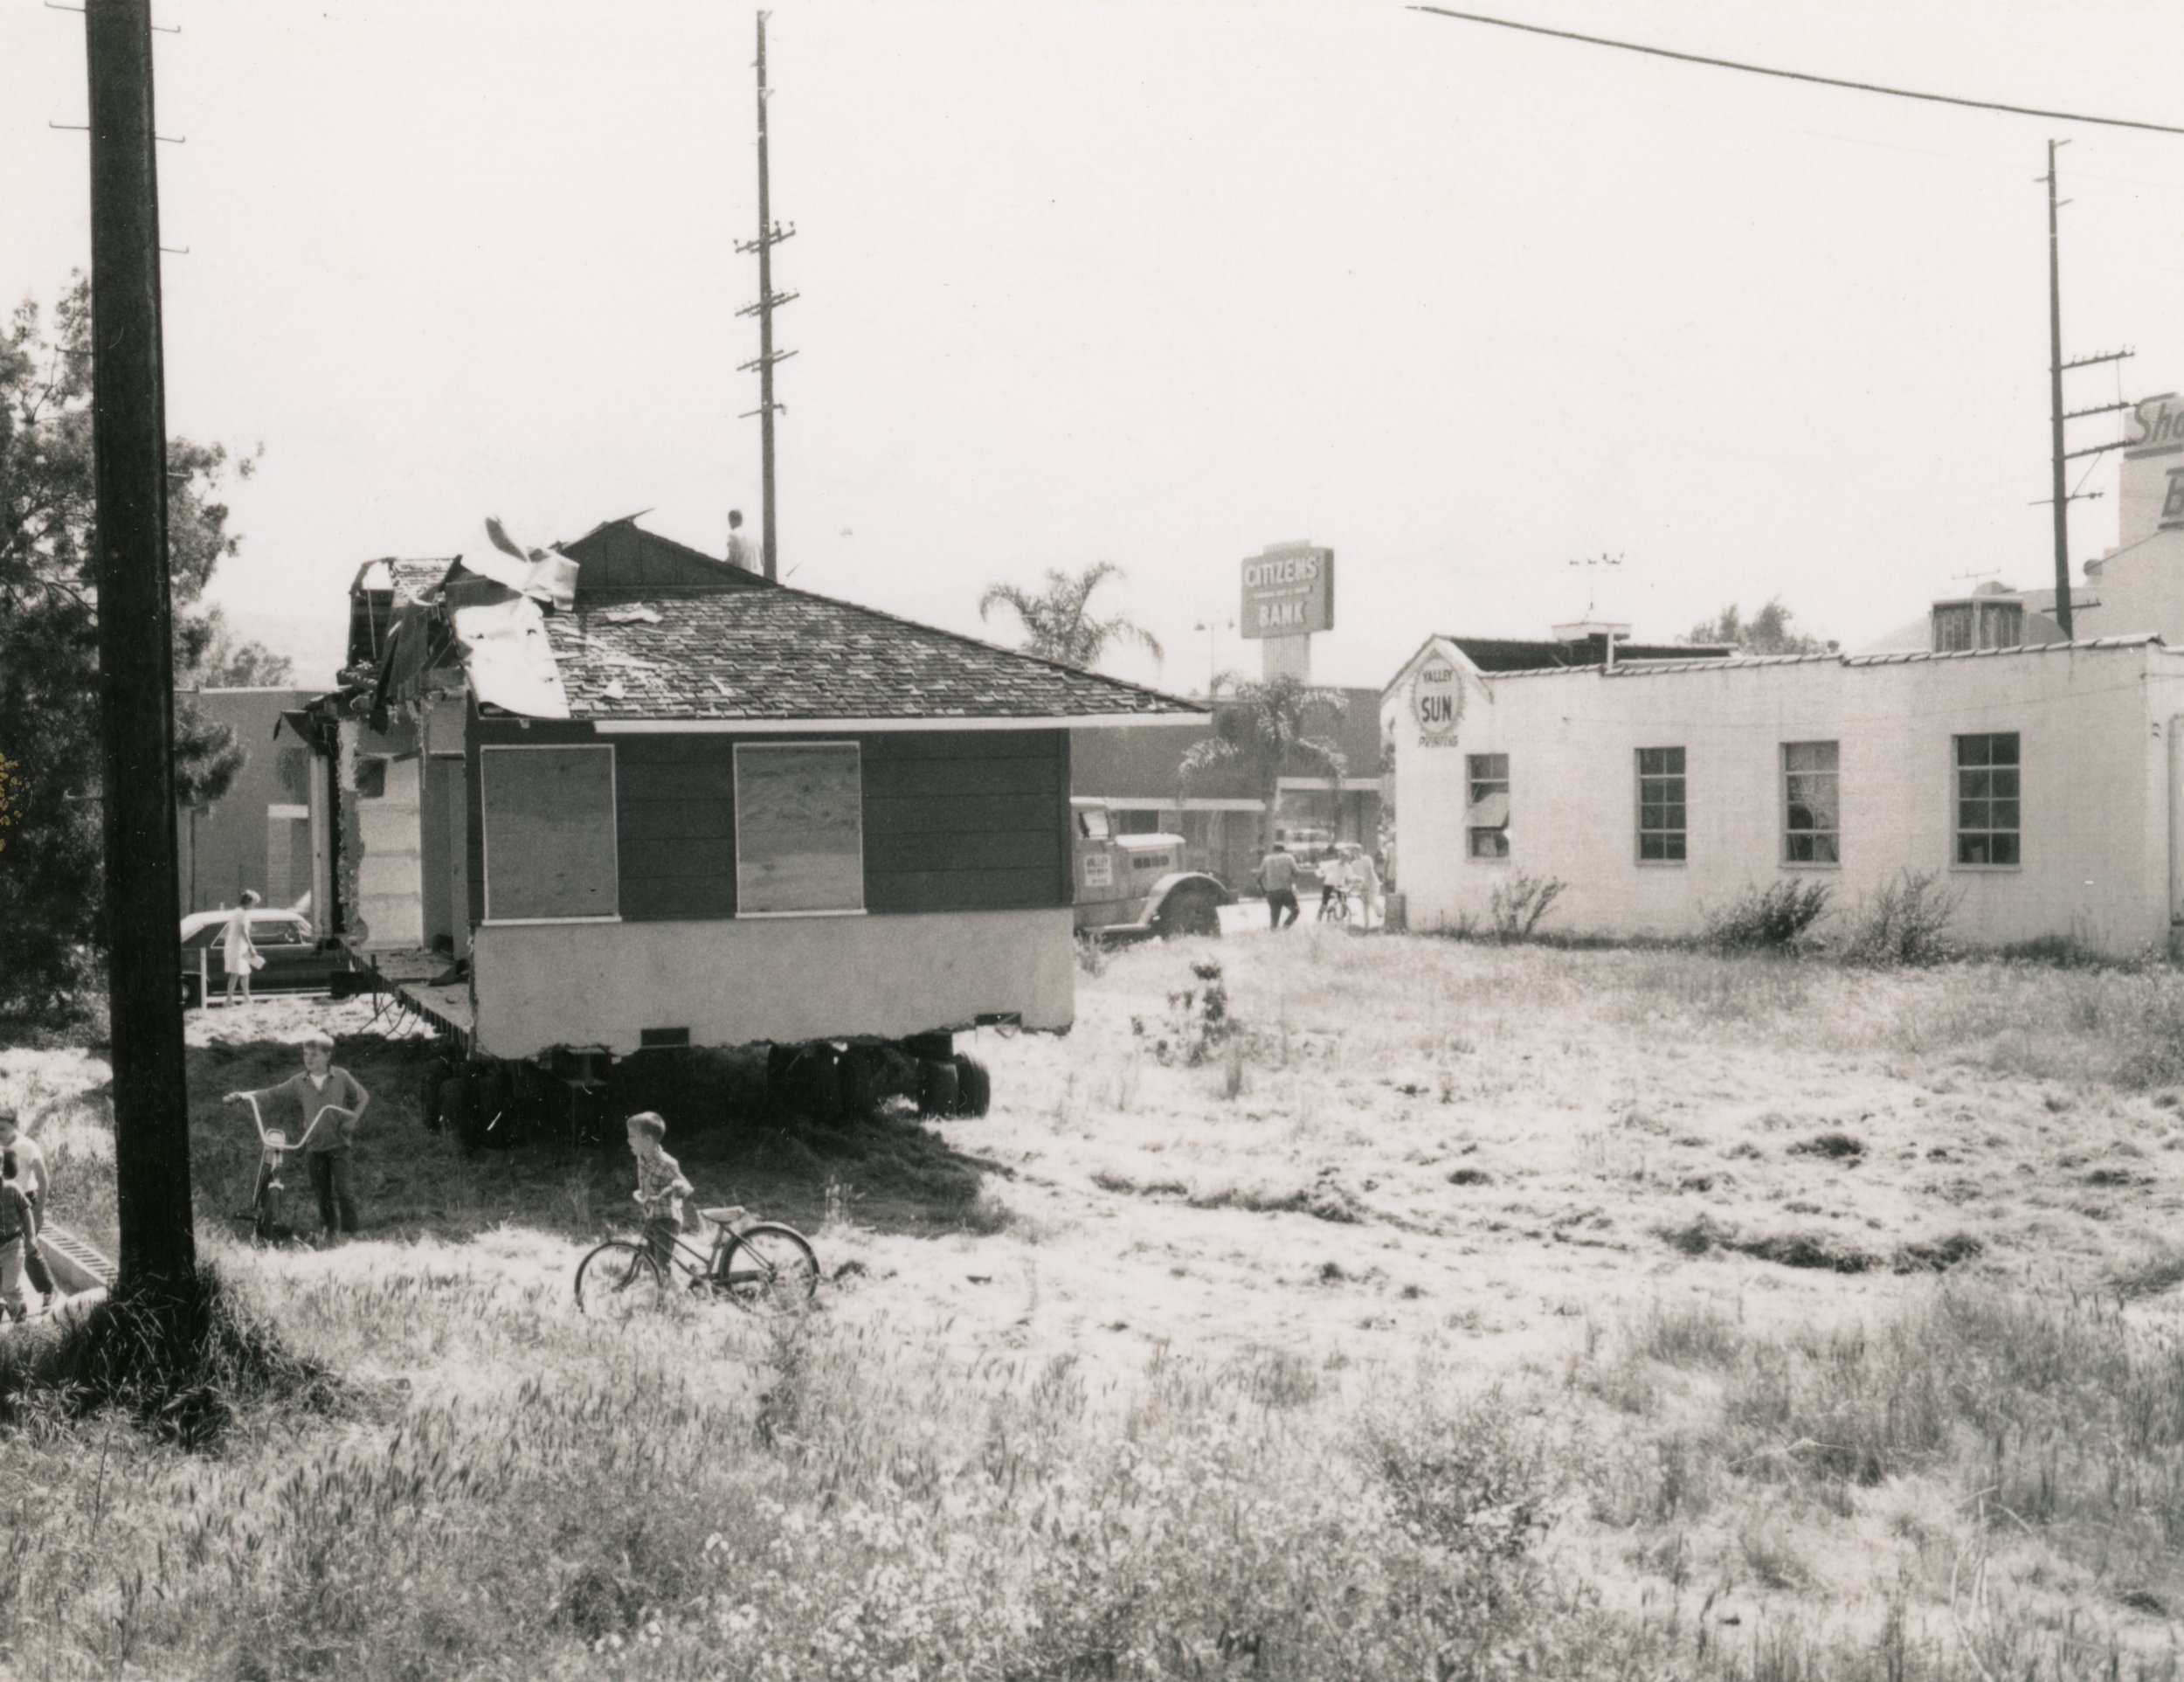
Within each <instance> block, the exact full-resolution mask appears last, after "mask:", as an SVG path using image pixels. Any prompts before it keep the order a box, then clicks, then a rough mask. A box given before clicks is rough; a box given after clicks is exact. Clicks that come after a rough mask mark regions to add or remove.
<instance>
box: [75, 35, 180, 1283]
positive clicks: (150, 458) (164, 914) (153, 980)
mask: <svg viewBox="0 0 2184 1682" xmlns="http://www.w3.org/2000/svg"><path fill="white" fill-rule="evenodd" d="M151 22H152V20H151V6H150V0H85V6H84V45H85V58H86V62H87V64H88V66H89V71H90V81H91V323H92V345H93V350H92V437H93V453H94V462H95V465H94V468H93V474H94V484H95V488H96V497H97V506H98V514H97V538H96V544H95V548H96V556H97V571H96V577H97V580H98V589H99V722H100V736H101V738H102V746H103V750H104V754H103V764H102V766H101V769H102V771H103V773H104V778H105V784H104V799H103V802H102V804H103V805H104V806H105V809H106V908H107V910H106V916H107V996H108V999H109V1000H110V1002H111V1007H112V1012H113V1036H114V1049H113V1058H114V1187H115V1192H116V1195H117V1200H118V1201H119V1204H120V1226H121V1290H122V1291H125V1292H135V1293H146V1294H159V1295H173V1294H179V1293H180V1292H182V1291H185V1290H186V1289H187V1288H188V1287H189V1286H190V1284H191V1282H192V1280H193V1279H194V1277H195V1276H196V1271H197V1242H196V1236H195V1234H194V1232H193V1231H192V1229H191V1224H190V1108H189V1101H188V1093H187V1091H186V1090H185V1087H184V1073H183V1051H182V995H181V992H180V987H181V979H180V978H181V974H182V952H181V940H180V935H179V925H180V923H181V910H180V908H179V906H178V904H177V903H176V885H175V769H174V739H175V719H174V713H175V683H174V640H173V633H172V610H171V606H170V603H169V586H168V573H167V400H166V391H165V376H164V373H163V371H162V366H161V339H160V289H159V177H158V170H157V167H156V163H155V162H154V159H153V156H152V152H153V147H154V145H155V143H156V135H155V130H154V128H153V122H152V29H151Z"/></svg>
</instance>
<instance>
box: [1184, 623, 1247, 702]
mask: <svg viewBox="0 0 2184 1682" xmlns="http://www.w3.org/2000/svg"><path fill="white" fill-rule="evenodd" d="M1191 628H1192V630H1193V631H1203V632H1205V633H1206V699H1207V700H1208V701H1211V700H1212V699H1213V692H1214V691H1215V690H1216V689H1219V688H1220V654H1219V652H1218V644H1219V640H1220V633H1221V632H1223V631H1233V630H1234V629H1235V628H1236V621H1235V620H1218V621H1216V620H1210V619H1206V620H1199V622H1198V623H1197V624H1196V625H1193V626H1192V627H1191Z"/></svg>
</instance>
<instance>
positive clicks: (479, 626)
mask: <svg viewBox="0 0 2184 1682" xmlns="http://www.w3.org/2000/svg"><path fill="white" fill-rule="evenodd" d="M465 564H466V565H467V564H468V563H467V562H466V563H465ZM455 638H456V640H458V641H459V642H460V643H461V644H462V646H463V653H464V654H465V655H466V656H467V663H468V665H469V668H470V688H471V690H472V692H473V694H475V695H476V696H477V697H478V700H479V703H480V704H481V705H485V706H492V707H500V708H502V709H505V710H507V711H508V712H512V713H515V714H517V715H519V716H522V717H525V718H566V717H568V716H569V696H568V694H567V692H566V691H564V690H563V688H562V684H561V672H560V670H559V669H558V668H556V665H555V664H554V652H553V648H552V647H551V646H550V645H549V643H548V642H547V640H546V616H545V615H544V614H543V613H541V612H540V611H539V606H538V604H537V603H536V602H535V601H533V600H532V599H530V598H529V596H511V597H509V598H508V599H507V600H505V601H497V602H493V603H490V604H488V605H487V606H482V607H458V608H457V609H456V610H455Z"/></svg>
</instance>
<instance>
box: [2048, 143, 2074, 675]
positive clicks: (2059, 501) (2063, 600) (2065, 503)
mask: <svg viewBox="0 0 2184 1682" xmlns="http://www.w3.org/2000/svg"><path fill="white" fill-rule="evenodd" d="M2069 144H2070V142H2068V141H2056V140H2050V141H2049V142H2048V415H2049V422H2048V425H2049V442H2050V444H2051V445H2052V446H2053V447H2052V448H2051V450H2050V451H2049V457H2050V460H2049V466H2050V467H2052V468H2053V474H2052V475H2051V480H2050V485H2049V489H2050V493H2051V495H2053V496H2054V498H2055V622H2056V624H2057V625H2060V626H2062V627H2063V640H2065V641H2068V640H2070V492H2069V491H2068V490H2066V489H2065V488H2063V255H2062V240H2061V239H2059V238H2058V237H2057V235H2056V198H2055V154H2056V148H2057V147H2058V146H2067V145H2069Z"/></svg>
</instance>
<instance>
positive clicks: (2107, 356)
mask: <svg viewBox="0 0 2184 1682" xmlns="http://www.w3.org/2000/svg"><path fill="white" fill-rule="evenodd" d="M2138 354H2139V353H2138V352H2137V351H2136V350H2108V351H2104V352H2102V354H2101V355H2099V356H2077V357H2075V358H2073V359H2072V360H2070V361H2069V362H2066V363H2063V370H2064V371H2065V372H2066V373H2067V372H2068V371H2069V370H2071V369H2073V368H2091V366H2092V365H2093V364H2094V363H2098V362H2122V361H2124V360H2125V359H2126V358H2127V357H2131V356H2137V355H2138Z"/></svg>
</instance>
